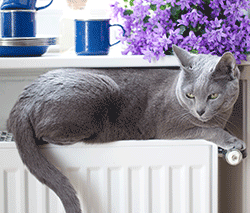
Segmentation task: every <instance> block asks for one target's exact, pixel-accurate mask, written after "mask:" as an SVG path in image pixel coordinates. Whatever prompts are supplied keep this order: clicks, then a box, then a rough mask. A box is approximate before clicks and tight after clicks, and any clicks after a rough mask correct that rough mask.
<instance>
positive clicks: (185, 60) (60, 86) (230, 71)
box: [7, 46, 246, 213]
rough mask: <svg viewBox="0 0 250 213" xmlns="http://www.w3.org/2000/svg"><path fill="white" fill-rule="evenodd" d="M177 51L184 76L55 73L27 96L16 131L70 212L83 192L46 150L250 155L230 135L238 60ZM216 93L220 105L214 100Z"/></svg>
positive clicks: (13, 119) (35, 169)
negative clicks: (189, 144) (124, 147)
mask: <svg viewBox="0 0 250 213" xmlns="http://www.w3.org/2000/svg"><path fill="white" fill-rule="evenodd" d="M173 49H174V51H175V54H176V56H177V57H178V59H179V61H180V64H181V69H172V70H169V69H119V70H117V69H96V70H94V69H61V70H54V71H50V72H48V73H46V74H44V75H42V76H40V77H39V78H38V79H37V80H36V81H35V82H34V83H32V84H31V85H30V86H28V87H26V88H25V89H24V91H23V93H22V94H21V95H20V97H19V100H18V101H17V102H16V104H15V105H14V107H13V109H12V111H11V113H10V116H9V119H8V122H7V126H8V131H10V132H12V133H13V134H14V137H15V141H16V144H17V147H18V150H19V154H20V156H21V158H22V160H23V162H24V164H26V165H27V167H28V168H29V169H30V171H31V173H32V174H34V175H35V176H36V178H37V179H38V180H40V181H41V182H42V183H45V184H46V185H47V186H48V187H50V188H51V189H52V190H54V191H55V193H56V194H57V195H58V196H59V197H60V199H61V200H62V202H63V204H64V207H65V210H66V212H67V213H79V212H81V209H80V204H79V200H78V198H77V196H76V192H75V190H74V189H73V187H72V186H71V184H70V183H69V181H68V179H67V178H66V177H65V176H64V175H63V174H61V172H60V171H58V170H57V169H56V168H55V167H54V166H53V165H52V164H50V163H49V162H48V161H47V160H46V159H45V157H44V156H43V155H42V154H41V152H40V150H39V146H37V145H38V144H42V143H44V142H48V143H54V144H60V145H64V144H73V143H76V142H79V141H84V142H86V143H99V142H101V143H103V142H109V141H117V140H124V139H126V140H128V139H138V140H140V139H206V140H209V141H212V142H214V143H216V144H218V146H220V147H222V148H224V149H231V148H233V147H236V148H238V149H241V150H244V149H245V148H246V146H245V143H244V142H243V141H241V140H240V139H238V138H236V137H234V136H232V135H230V134H229V133H228V132H226V131H224V130H223V128H224V127H225V124H226V122H227V120H228V118H229V116H230V114H231V112H232V109H233V105H234V103H235V101H236V99H237V97H238V93H239V75H240V72H239V70H238V68H237V66H236V63H235V59H234V57H233V55H232V54H231V53H225V54H224V55H223V56H222V57H221V58H219V57H217V56H212V55H194V54H189V53H188V52H186V51H185V50H183V49H181V48H179V47H177V46H174V47H173ZM187 93H192V94H193V95H194V97H195V98H188V97H187ZM213 93H218V94H219V96H218V98H216V99H209V98H208V97H210V95H211V94H213ZM199 113H200V114H201V116H200V115H199Z"/></svg>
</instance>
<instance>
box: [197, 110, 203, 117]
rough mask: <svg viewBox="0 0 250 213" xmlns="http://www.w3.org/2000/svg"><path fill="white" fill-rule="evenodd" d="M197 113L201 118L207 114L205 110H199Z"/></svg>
mask: <svg viewBox="0 0 250 213" xmlns="http://www.w3.org/2000/svg"><path fill="white" fill-rule="evenodd" d="M196 112H197V113H198V115H199V116H202V115H203V114H204V113H205V110H204V109H202V110H197V111H196Z"/></svg>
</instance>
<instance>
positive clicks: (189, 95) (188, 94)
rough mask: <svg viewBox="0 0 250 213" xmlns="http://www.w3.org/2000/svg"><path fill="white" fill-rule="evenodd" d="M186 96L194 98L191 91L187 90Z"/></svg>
mask: <svg viewBox="0 0 250 213" xmlns="http://www.w3.org/2000/svg"><path fill="white" fill-rule="evenodd" d="M186 96H187V97H188V98H191V99H194V95H193V94H192V93H189V92H188V93H187V94H186Z"/></svg>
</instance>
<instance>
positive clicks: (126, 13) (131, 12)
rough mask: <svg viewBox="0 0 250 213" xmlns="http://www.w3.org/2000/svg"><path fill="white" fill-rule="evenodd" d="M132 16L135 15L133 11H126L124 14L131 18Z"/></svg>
mask: <svg viewBox="0 0 250 213" xmlns="http://www.w3.org/2000/svg"><path fill="white" fill-rule="evenodd" d="M131 14H133V10H125V11H124V13H123V15H125V16H130V15H131Z"/></svg>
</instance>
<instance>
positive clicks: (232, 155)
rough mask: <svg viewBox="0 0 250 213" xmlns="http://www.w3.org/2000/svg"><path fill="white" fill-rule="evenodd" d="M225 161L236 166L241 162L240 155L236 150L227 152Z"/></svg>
mask: <svg viewBox="0 0 250 213" xmlns="http://www.w3.org/2000/svg"><path fill="white" fill-rule="evenodd" d="M225 159H226V161H227V163H228V164H230V165H232V166H236V165H238V164H239V163H240V162H241V161H242V153H241V152H240V150H238V149H232V150H228V151H227V153H226V154H225Z"/></svg>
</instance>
